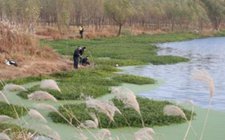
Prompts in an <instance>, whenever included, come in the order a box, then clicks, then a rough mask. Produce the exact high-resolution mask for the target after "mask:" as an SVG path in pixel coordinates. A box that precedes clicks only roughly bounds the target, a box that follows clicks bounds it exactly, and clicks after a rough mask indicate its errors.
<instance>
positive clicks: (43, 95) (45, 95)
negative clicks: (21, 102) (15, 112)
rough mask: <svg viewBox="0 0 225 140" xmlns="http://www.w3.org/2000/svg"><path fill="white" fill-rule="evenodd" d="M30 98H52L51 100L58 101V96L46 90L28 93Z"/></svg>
mask: <svg viewBox="0 0 225 140" xmlns="http://www.w3.org/2000/svg"><path fill="white" fill-rule="evenodd" d="M28 99H29V100H35V101H40V100H51V101H54V102H57V100H56V98H55V97H54V96H52V95H51V94H49V93H48V92H46V91H35V92H33V93H31V94H29V95H28Z"/></svg>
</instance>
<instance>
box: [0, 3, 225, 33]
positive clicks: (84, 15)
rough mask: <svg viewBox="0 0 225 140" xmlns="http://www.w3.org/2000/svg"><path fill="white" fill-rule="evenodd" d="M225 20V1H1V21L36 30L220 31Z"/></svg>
mask: <svg viewBox="0 0 225 140" xmlns="http://www.w3.org/2000/svg"><path fill="white" fill-rule="evenodd" d="M224 19H225V0H0V20H8V21H10V22H11V23H13V24H19V25H23V26H25V27H28V29H30V30H31V29H33V28H34V27H35V25H36V24H43V25H57V27H58V29H59V31H60V32H63V31H64V30H66V29H68V28H69V26H70V25H77V26H78V25H89V26H94V27H95V28H96V29H101V28H104V26H105V25H116V26H118V35H120V33H121V29H122V27H123V26H124V25H126V26H137V27H144V28H146V29H152V30H157V29H159V30H165V31H175V30H198V31H200V30H202V29H204V28H209V27H212V28H213V29H215V30H219V29H220V27H221V25H222V24H223V23H224Z"/></svg>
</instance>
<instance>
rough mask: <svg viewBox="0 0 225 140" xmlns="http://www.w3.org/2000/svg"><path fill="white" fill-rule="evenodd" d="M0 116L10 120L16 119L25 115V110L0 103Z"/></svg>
mask: <svg viewBox="0 0 225 140" xmlns="http://www.w3.org/2000/svg"><path fill="white" fill-rule="evenodd" d="M0 114H1V115H7V116H10V117H12V118H17V117H18V116H19V117H20V116H24V115H26V114H27V110H26V109H25V108H24V107H20V106H17V105H8V104H6V103H3V102H0ZM17 115H18V116H17Z"/></svg>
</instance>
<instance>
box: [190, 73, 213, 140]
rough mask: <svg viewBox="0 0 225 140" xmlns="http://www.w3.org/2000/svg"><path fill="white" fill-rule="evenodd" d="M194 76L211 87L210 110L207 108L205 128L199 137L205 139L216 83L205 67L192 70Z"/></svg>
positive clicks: (201, 139) (200, 139)
mask: <svg viewBox="0 0 225 140" xmlns="http://www.w3.org/2000/svg"><path fill="white" fill-rule="evenodd" d="M192 77H193V79H195V80H199V81H202V82H204V83H205V84H206V85H207V86H208V88H209V97H210V98H209V107H208V110H207V113H206V116H205V120H204V124H203V128H202V131H201V135H200V138H199V140H203V135H204V131H205V128H206V124H207V121H208V117H209V112H210V105H211V103H212V98H213V96H214V94H215V85H214V80H213V78H212V76H211V75H210V74H209V73H208V72H207V71H206V70H205V69H202V70H195V71H194V72H192Z"/></svg>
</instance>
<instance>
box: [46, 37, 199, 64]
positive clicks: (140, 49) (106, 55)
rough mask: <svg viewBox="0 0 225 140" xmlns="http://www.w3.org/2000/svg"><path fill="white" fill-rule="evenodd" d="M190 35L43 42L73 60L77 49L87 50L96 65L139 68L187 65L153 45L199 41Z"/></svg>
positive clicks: (86, 53)
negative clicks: (162, 53)
mask: <svg viewBox="0 0 225 140" xmlns="http://www.w3.org/2000/svg"><path fill="white" fill-rule="evenodd" d="M199 37H200V36H199V35H196V34H191V33H176V34H161V35H152V36H150V35H140V36H123V37H118V38H116V37H113V38H100V39H93V40H58V41H43V43H47V44H49V45H50V46H52V47H53V48H54V49H56V50H57V51H58V52H59V53H61V54H63V55H69V56H72V54H73V51H74V49H75V48H76V47H75V46H86V47H87V51H86V52H85V55H87V56H89V58H90V59H91V60H92V61H93V62H94V63H95V64H98V65H99V64H104V65H111V66H115V65H116V64H118V65H119V66H127V65H140V64H148V63H152V64H156V65H157V64H172V63H177V62H184V61H188V59H186V58H182V57H177V56H157V51H158V48H157V47H156V46H155V45H152V43H153V44H154V43H162V42H170V41H181V40H187V39H194V38H199Z"/></svg>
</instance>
